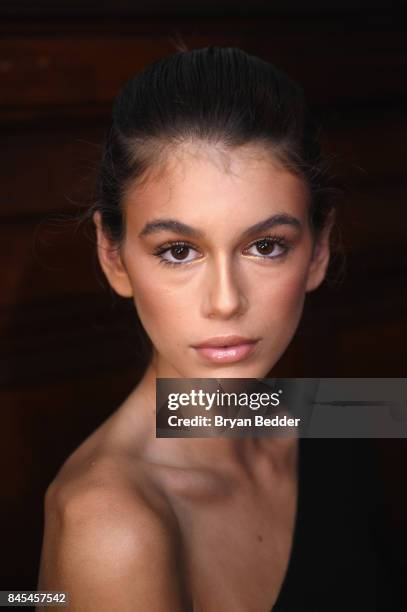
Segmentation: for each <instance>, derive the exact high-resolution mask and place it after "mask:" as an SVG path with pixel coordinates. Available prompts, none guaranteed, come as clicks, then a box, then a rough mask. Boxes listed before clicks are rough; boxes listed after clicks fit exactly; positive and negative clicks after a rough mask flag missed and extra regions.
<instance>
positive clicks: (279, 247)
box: [247, 236, 290, 259]
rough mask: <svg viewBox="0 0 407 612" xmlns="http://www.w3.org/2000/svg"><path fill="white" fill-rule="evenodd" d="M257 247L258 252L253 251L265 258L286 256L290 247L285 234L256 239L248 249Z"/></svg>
mask: <svg viewBox="0 0 407 612" xmlns="http://www.w3.org/2000/svg"><path fill="white" fill-rule="evenodd" d="M249 249H256V250H257V254H256V253H251V254H253V255H255V256H257V257H263V258H265V259H276V258H277V257H282V256H284V255H285V254H286V253H287V252H288V251H289V249H290V247H289V245H288V244H287V242H286V240H285V238H284V237H283V236H265V237H264V238H262V239H261V240H256V242H254V243H253V244H252V245H251V246H250V247H249V248H248V249H247V251H249Z"/></svg>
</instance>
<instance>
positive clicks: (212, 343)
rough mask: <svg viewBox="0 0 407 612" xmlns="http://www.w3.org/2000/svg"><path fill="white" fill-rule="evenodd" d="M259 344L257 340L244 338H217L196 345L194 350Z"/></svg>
mask: <svg viewBox="0 0 407 612" xmlns="http://www.w3.org/2000/svg"><path fill="white" fill-rule="evenodd" d="M253 342H257V338H245V337H243V336H216V337H214V338H209V339H208V340H205V341H204V342H201V343H200V344H194V345H193V346H194V348H206V347H211V348H224V347H227V346H239V345H241V344H251V343H253Z"/></svg>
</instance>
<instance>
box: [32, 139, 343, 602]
mask: <svg viewBox="0 0 407 612" xmlns="http://www.w3.org/2000/svg"><path fill="white" fill-rule="evenodd" d="M308 206H309V193H308V188H307V186H306V184H305V183H304V182H303V181H302V180H301V179H300V178H299V177H297V176H295V175H294V174H292V173H290V172H288V171H287V170H285V169H284V168H283V167H282V166H281V165H280V164H279V163H278V161H277V159H276V158H274V157H273V156H272V155H271V153H270V152H268V151H266V150H265V149H263V148H261V147H260V146H259V145H245V146H244V147H241V148H240V149H234V150H233V151H226V150H222V149H220V148H219V147H218V148H215V147H214V146H210V145H206V144H203V143H188V144H184V145H182V146H181V145H179V146H178V148H177V149H176V150H172V151H170V152H169V153H168V154H167V155H166V157H165V160H164V162H163V163H162V164H161V165H160V166H158V167H157V168H156V169H155V170H154V171H153V172H151V173H150V175H149V176H148V179H147V180H146V181H144V182H143V183H142V184H137V183H136V184H134V185H131V186H130V188H129V189H128V191H127V193H126V196H125V199H124V202H123V207H124V211H125V222H126V237H125V241H124V243H123V245H122V248H121V249H120V250H118V249H114V248H113V245H111V244H110V243H109V241H108V240H107V238H106V236H105V235H104V233H103V231H102V228H101V224H100V216H99V213H95V216H94V222H95V225H96V229H97V239H98V255H99V261H100V264H101V266H102V269H103V271H104V273H105V275H106V277H107V279H108V281H109V283H110V285H111V286H112V287H113V289H114V290H115V291H116V292H117V293H118V294H119V295H121V296H123V297H128V298H132V300H133V302H134V305H135V308H136V309H137V311H138V314H139V316H140V319H141V321H142V324H143V326H144V328H145V330H146V331H147V333H148V335H149V337H150V338H151V340H152V343H153V345H154V355H153V359H152V362H151V364H150V365H149V367H148V368H147V370H146V373H145V375H144V377H143V378H142V380H141V381H140V383H139V384H138V385H137V386H136V388H135V389H134V390H133V392H132V393H131V394H130V396H129V397H128V398H127V399H126V401H125V402H124V403H123V404H122V406H120V407H119V409H118V410H117V411H116V412H115V413H114V414H113V415H112V416H111V417H110V418H109V419H108V420H107V421H106V422H105V423H104V424H103V425H102V426H101V427H100V428H98V430H96V431H95V432H94V433H93V434H92V435H91V436H90V437H89V438H88V439H87V440H85V442H84V443H83V444H82V445H81V446H80V447H79V448H78V449H77V450H76V451H75V452H74V453H73V454H72V455H71V457H70V458H69V459H68V460H67V461H66V462H65V464H64V466H63V467H62V468H61V470H60V472H59V474H58V475H57V477H56V479H55V480H54V481H53V483H51V485H50V487H49V489H48V491H47V496H46V500H45V506H46V509H45V512H46V518H45V532H44V543H43V552H42V557H41V568H40V577H39V588H41V589H48V590H50V589H54V590H58V589H63V588H65V589H66V590H68V591H69V592H70V597H71V605H70V609H71V610H81V611H82V610H111V609H120V610H134V609H143V610H149V611H150V610H151V611H152V612H158V611H161V610H162V611H164V610H166V611H167V612H170V611H175V610H177V611H178V610H179V611H181V610H183V611H185V610H194V612H198V611H203V612H212V611H214V612H215V610H216V612H222V611H223V610H225V611H226V610H235V611H236V612H239V611H240V610H241V611H242V612H243V611H246V612H247V611H249V610H250V611H253V612H255V611H259V612H260V611H262V610H270V609H271V607H272V605H273V603H274V602H275V600H276V598H277V596H278V593H279V590H280V588H281V584H282V581H283V579H284V576H285V573H286V569H287V565H288V561H289V555H290V550H291V545H292V535H293V529H294V525H295V512H296V500H297V464H296V460H297V441H296V440H295V439H294V438H291V439H278V438H270V439H266V438H257V439H256V438H252V437H245V438H207V439H205V438H202V439H198V438H194V439H188V438H184V439H156V438H155V382H156V378H157V377H172V378H183V377H185V378H206V377H213V378H217V377H221V378H261V377H266V376H267V375H269V374H270V371H272V368H273V366H274V365H275V363H276V362H277V361H278V359H279V358H280V356H281V355H282V354H283V353H284V351H285V349H286V348H287V346H288V344H289V343H290V341H291V339H292V337H293V335H294V333H295V331H296V329H297V326H298V323H299V320H300V317H301V314H302V310H303V304H304V299H305V295H306V293H307V292H309V291H312V290H314V289H316V288H317V287H318V286H319V285H320V283H321V282H322V281H323V279H324V277H325V274H326V269H327V265H328V262H329V233H330V229H331V224H332V220H333V219H332V218H331V219H330V220H329V223H328V224H327V226H326V228H325V229H324V231H323V232H322V233H321V234H320V236H319V237H318V240H317V241H314V239H313V237H312V233H311V230H310V227H309V223H308ZM277 214H279V215H281V214H285V215H289V216H291V217H293V218H295V219H296V220H297V221H298V225H299V228H297V227H294V226H292V225H278V226H276V227H273V228H272V229H269V230H267V231H258V232H257V233H255V234H253V235H251V236H250V237H247V236H246V237H243V232H244V231H245V230H247V228H248V227H250V226H253V225H254V224H257V223H259V222H260V221H263V220H264V219H266V218H269V217H270V216H272V215H277ZM169 218H170V219H176V220H178V221H180V222H182V223H184V224H187V225H188V226H191V227H193V228H196V229H198V230H199V231H200V232H201V234H200V236H195V237H191V236H185V235H184V234H180V233H179V232H175V231H174V230H168V229H166V230H160V231H159V232H153V233H149V234H145V235H143V234H142V230H143V228H145V226H146V224H148V223H151V222H153V221H156V220H157V219H169ZM275 234H277V235H278V236H280V237H282V238H283V239H284V240H285V244H288V245H289V247H290V248H289V250H288V251H286V252H285V250H284V249H283V248H282V247H281V246H278V245H275V246H274V247H273V246H271V245H270V244H268V245H267V246H268V250H267V255H268V258H266V257H264V251H263V252H262V251H260V250H259V249H258V248H257V247H256V244H257V245H258V244H259V241H260V240H261V239H263V238H264V237H265V236H267V235H275ZM174 240H183V241H185V242H188V244H189V247H190V249H189V250H184V251H182V254H181V257H178V259H177V257H176V253H174V250H172V251H168V250H167V252H166V253H165V254H163V256H164V257H165V258H166V259H168V260H169V261H180V259H181V262H182V261H183V260H182V258H184V259H185V263H179V264H178V265H177V267H175V266H169V265H165V264H162V263H159V258H158V257H157V256H155V255H154V254H153V253H154V251H156V250H157V249H158V248H162V247H163V246H168V244H167V243H168V242H169V241H174ZM262 254H263V257H262V256H261V255H262ZM186 262H188V263H186ZM227 334H239V335H243V336H248V337H249V338H258V339H259V342H258V343H257V347H256V350H255V352H254V353H253V354H252V355H251V356H250V357H248V358H247V359H245V360H242V361H240V362H237V363H234V364H209V363H207V362H205V361H204V360H203V359H202V357H200V356H199V355H198V354H197V352H196V351H195V349H194V348H192V346H191V345H193V344H196V343H198V342H202V341H204V340H205V339H208V338H210V337H212V336H216V335H227ZM220 542H221V546H219V543H220ZM265 544H267V545H266V546H265ZM276 551H278V552H276ZM220 568H222V570H220Z"/></svg>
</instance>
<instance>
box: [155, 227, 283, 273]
mask: <svg viewBox="0 0 407 612" xmlns="http://www.w3.org/2000/svg"><path fill="white" fill-rule="evenodd" d="M252 248H255V249H261V250H260V251H258V253H257V254H255V253H249V256H251V257H255V258H260V259H262V260H264V259H266V260H276V259H282V258H284V257H285V256H286V255H287V253H288V251H289V250H290V249H291V248H292V243H291V241H289V240H287V238H286V237H285V236H282V235H276V234H273V235H268V236H264V237H262V238H259V239H258V240H255V241H254V242H252V243H251V244H250V245H249V246H248V247H246V248H245V249H244V251H243V253H247V251H248V250H249V249H252ZM270 248H271V249H272V250H271V252H270V253H266V254H265V253H264V250H266V251H267V250H268V249H270ZM191 250H192V251H196V252H199V249H197V248H195V246H194V245H193V244H191V243H190V242H187V241H185V240H171V241H168V242H165V243H164V244H162V245H160V246H159V247H157V248H156V249H154V251H153V252H152V254H153V256H154V257H157V258H158V260H159V263H160V264H164V265H169V266H172V267H180V266H182V267H185V266H187V265H188V264H190V263H193V262H194V261H197V260H198V259H199V257H198V258H194V259H186V258H182V257H181V259H178V260H176V259H175V260H172V261H171V260H169V259H167V258H166V257H165V255H166V254H171V251H173V253H172V256H173V257H177V256H178V255H182V253H183V252H185V251H191ZM276 250H277V254H276V253H275V251H276ZM261 251H263V253H262V252H261ZM175 253H176V254H175Z"/></svg>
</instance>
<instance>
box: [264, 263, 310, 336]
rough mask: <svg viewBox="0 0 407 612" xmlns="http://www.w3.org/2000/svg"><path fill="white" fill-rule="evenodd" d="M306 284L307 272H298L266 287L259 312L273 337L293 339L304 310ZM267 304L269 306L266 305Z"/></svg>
mask: <svg viewBox="0 0 407 612" xmlns="http://www.w3.org/2000/svg"><path fill="white" fill-rule="evenodd" d="M305 286H306V276H305V274H298V273H296V274H292V275H289V276H287V277H286V278H284V279H281V281H280V282H279V283H278V284H275V285H274V284H273V285H271V286H269V287H267V286H266V287H265V293H264V294H263V296H262V297H263V299H262V300H261V301H262V307H261V308H260V309H259V310H260V313H259V314H260V316H261V319H262V320H263V323H264V326H265V328H266V329H267V330H268V331H269V332H270V334H269V337H270V338H271V339H274V340H276V339H280V340H281V341H282V342H289V341H290V340H291V338H292V336H293V335H294V333H295V331H296V329H297V326H298V323H299V321H300V318H301V314H302V311H303V307H304V300H305ZM265 304H267V305H268V306H266V307H264V305H265Z"/></svg>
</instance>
